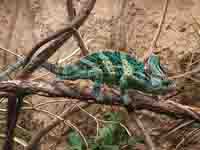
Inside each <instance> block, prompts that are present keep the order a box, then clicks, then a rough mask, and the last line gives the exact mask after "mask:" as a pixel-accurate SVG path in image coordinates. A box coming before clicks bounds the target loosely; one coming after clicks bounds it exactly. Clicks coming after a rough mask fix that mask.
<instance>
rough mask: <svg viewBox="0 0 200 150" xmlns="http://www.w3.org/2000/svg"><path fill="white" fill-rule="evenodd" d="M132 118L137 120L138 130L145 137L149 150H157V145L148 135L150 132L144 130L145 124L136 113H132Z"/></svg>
mask: <svg viewBox="0 0 200 150" xmlns="http://www.w3.org/2000/svg"><path fill="white" fill-rule="evenodd" d="M131 117H132V118H133V119H134V120H135V122H136V124H137V126H138V128H139V129H140V131H141V132H142V134H143V135H144V139H145V142H146V144H147V146H148V149H149V150H156V148H155V145H154V144H153V141H152V139H151V137H150V135H149V134H148V131H147V130H146V129H145V128H144V125H143V123H142V122H141V121H140V119H139V118H138V117H137V116H136V114H135V112H133V113H131Z"/></svg>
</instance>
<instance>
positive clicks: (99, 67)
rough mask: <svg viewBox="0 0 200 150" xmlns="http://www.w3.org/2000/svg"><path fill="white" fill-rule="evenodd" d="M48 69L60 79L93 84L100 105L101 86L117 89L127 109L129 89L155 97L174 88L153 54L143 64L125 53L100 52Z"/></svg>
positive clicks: (93, 90) (93, 92)
mask: <svg viewBox="0 0 200 150" xmlns="http://www.w3.org/2000/svg"><path fill="white" fill-rule="evenodd" d="M44 66H45V65H44ZM46 67H47V66H46ZM47 68H48V70H50V71H51V72H54V74H56V75H57V78H58V79H60V80H77V79H87V80H91V81H93V82H94V85H93V87H92V95H93V96H94V97H95V98H96V100H97V101H99V102H101V101H103V98H102V97H103V96H102V92H101V87H102V85H103V84H106V85H108V86H110V87H114V86H115V87H119V89H120V96H121V99H122V101H123V102H122V103H123V104H124V105H126V106H127V105H128V104H129V103H130V102H131V98H130V97H129V95H128V90H129V89H134V90H138V91H141V92H144V93H150V94H154V95H160V94H165V93H167V92H169V91H171V90H172V89H174V82H173V81H171V80H168V79H167V77H166V73H165V71H164V69H163V67H162V66H161V64H160V59H159V57H158V56H157V55H155V54H152V55H151V56H150V57H149V58H148V60H147V65H145V63H143V62H141V61H139V60H138V59H136V58H135V57H133V56H131V55H129V54H128V53H125V52H121V51H110V50H102V51H99V52H94V53H92V54H90V55H87V56H85V57H83V58H81V59H80V60H78V61H76V62H75V63H73V64H68V65H65V66H64V67H58V68H57V69H56V71H55V68H54V69H51V67H49V66H48V67H47Z"/></svg>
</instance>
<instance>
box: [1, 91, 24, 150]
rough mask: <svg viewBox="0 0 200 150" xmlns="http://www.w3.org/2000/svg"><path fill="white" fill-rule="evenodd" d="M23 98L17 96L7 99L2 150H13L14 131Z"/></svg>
mask: <svg viewBox="0 0 200 150" xmlns="http://www.w3.org/2000/svg"><path fill="white" fill-rule="evenodd" d="M23 98H24V96H17V95H13V96H10V97H8V104H7V110H8V112H7V129H6V140H5V143H4V146H3V150H13V143H14V142H13V137H14V131H15V127H16V123H17V119H18V116H19V111H20V109H21V106H22V102H23Z"/></svg>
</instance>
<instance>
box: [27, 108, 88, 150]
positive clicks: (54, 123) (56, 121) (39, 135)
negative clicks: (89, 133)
mask: <svg viewBox="0 0 200 150" xmlns="http://www.w3.org/2000/svg"><path fill="white" fill-rule="evenodd" d="M81 105H82V107H87V106H88V104H81ZM79 110H80V109H78V108H75V105H74V107H70V108H69V109H67V110H65V111H64V112H63V113H62V114H61V115H60V117H61V118H66V117H67V116H70V115H71V114H74V113H75V112H76V111H79ZM61 122H62V121H61V120H60V119H58V118H55V119H54V120H53V121H52V122H50V123H49V124H48V125H47V126H46V127H45V128H43V129H41V130H40V131H38V132H37V133H36V134H35V135H34V136H33V138H32V139H31V141H30V142H29V145H28V146H27V147H26V150H34V149H36V147H37V145H38V144H39V142H40V140H41V139H42V137H44V136H45V135H46V134H47V133H49V132H50V131H51V130H52V129H53V128H55V127H56V126H57V125H59V124H60V123H61Z"/></svg>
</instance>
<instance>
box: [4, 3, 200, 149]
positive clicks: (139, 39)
mask: <svg viewBox="0 0 200 150" xmlns="http://www.w3.org/2000/svg"><path fill="white" fill-rule="evenodd" d="M75 2H76V7H77V9H79V8H80V6H81V5H82V4H84V3H85V2H87V1H86V0H75ZM163 5H164V0H97V3H96V6H95V9H94V10H93V11H92V14H91V15H90V17H89V19H88V20H87V22H86V23H85V24H84V25H83V26H82V27H81V29H80V32H81V35H82V37H83V39H84V41H85V42H86V43H87V46H88V47H89V50H90V52H92V51H98V50H99V49H105V48H112V49H117V50H123V51H128V49H129V48H132V49H134V50H135V51H134V52H135V53H136V54H137V55H138V56H139V57H141V56H143V54H144V53H145V52H146V51H147V50H148V48H149V47H150V44H151V41H152V39H153V36H154V34H155V32H156V29H157V28H158V24H159V20H160V17H161V14H162V10H163ZM199 8H200V1H199V0H171V1H170V3H169V6H168V11H167V15H166V19H165V22H164V25H163V28H162V31H161V35H160V37H159V40H158V42H157V49H156V51H158V52H159V53H158V54H159V55H160V57H161V60H162V62H163V64H165V65H166V66H167V68H168V69H169V70H170V72H171V73H173V74H180V73H182V72H183V71H185V66H184V65H182V63H180V62H182V61H184V60H185V62H186V60H187V61H188V58H190V57H191V56H193V55H192V54H198V53H199V52H198V49H199V46H200V45H199V37H198V35H197V33H196V32H195V30H194V28H193V27H192V24H193V23H194V20H193V19H192V16H194V17H195V18H196V19H197V21H198V19H199V16H200V10H199ZM67 23H68V17H67V11H66V1H65V0H59V1H55V0H0V47H4V48H7V49H10V50H11V51H13V52H16V53H17V54H20V55H26V54H27V53H28V52H29V51H30V49H31V48H32V47H33V45H34V44H36V43H37V42H38V41H40V40H41V39H43V38H45V37H47V36H48V35H50V34H52V33H54V32H55V31H57V30H58V29H60V28H62V27H64V26H65V25H66V24H67ZM76 48H77V43H76V42H75V41H74V40H73V39H72V40H70V41H69V42H68V43H66V44H65V45H64V46H63V47H62V48H61V49H60V50H59V51H58V52H57V53H56V55H54V56H53V57H52V58H51V61H52V62H56V60H58V59H60V58H64V57H66V56H67V55H69V54H70V53H71V52H73V50H74V49H76ZM185 56H187V57H185ZM195 56H197V55H195ZM72 59H75V58H72ZM16 60H17V57H15V56H12V55H11V54H9V53H5V52H4V51H2V50H0V64H1V65H0V67H1V68H0V69H2V70H4V69H5V68H6V67H7V66H9V65H10V64H12V63H14V62H15V61H16ZM41 73H43V72H41ZM47 78H51V77H47ZM179 81H183V82H184V83H190V84H188V86H186V89H193V90H192V92H191V90H190V92H187V91H188V90H187V91H186V92H185V93H184V94H183V95H182V96H184V98H185V99H183V100H182V101H181V102H182V103H185V104H191V105H192V104H196V101H197V100H198V99H199V97H200V94H198V93H199V91H198V89H199V88H194V87H199V84H197V83H196V82H194V80H192V79H190V80H189V81H187V82H186V80H185V79H184V80H181V79H180V80H179ZM183 82H182V84H183ZM44 100H45V99H44V98H41V97H40V98H34V101H33V103H38V102H41V101H44ZM60 107H63V108H65V107H64V106H62V105H56V108H58V109H55V106H54V107H52V106H48V107H45V108H46V109H48V110H49V111H51V112H53V113H59V112H60ZM32 117H33V118H32V119H33V122H34V123H36V122H37V123H38V124H39V125H38V124H37V123H36V125H33V127H32V128H36V129H37V128H40V127H42V126H44V125H45V124H46V123H47V122H48V121H49V120H50V118H48V117H46V116H45V115H42V114H38V113H37V114H35V115H33V116H32ZM36 126H37V127H36ZM152 126H154V125H153V124H152ZM29 127H30V126H29ZM148 127H151V124H148ZM45 143H48V145H50V144H49V143H51V142H50V141H49V142H45ZM48 145H46V148H44V149H47V147H48ZM44 147H45V146H44ZM61 147H62V146H61ZM58 149H59V148H58ZM61 149H62V148H61ZM161 149H162V148H161ZM188 149H189V148H188ZM191 149H193V150H194V149H195V148H194V147H193V148H191Z"/></svg>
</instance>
